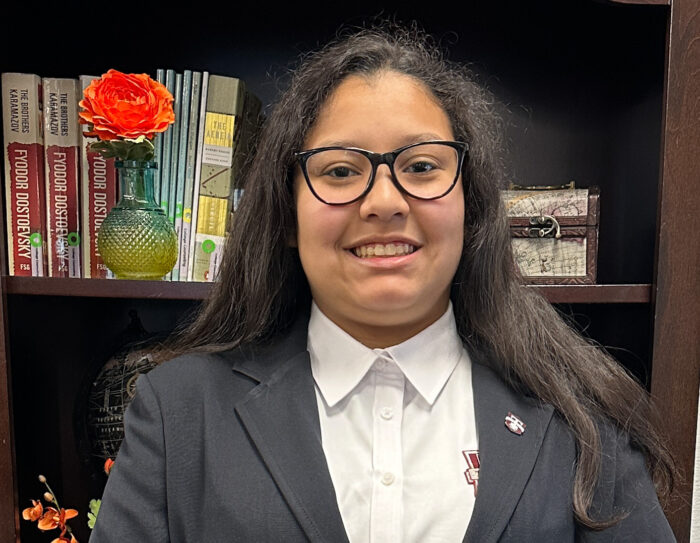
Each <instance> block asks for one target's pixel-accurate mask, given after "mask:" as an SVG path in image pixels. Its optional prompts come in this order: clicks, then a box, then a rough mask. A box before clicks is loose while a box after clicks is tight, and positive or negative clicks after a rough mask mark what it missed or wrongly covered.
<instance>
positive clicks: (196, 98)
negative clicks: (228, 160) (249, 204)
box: [178, 72, 202, 281]
mask: <svg viewBox="0 0 700 543" xmlns="http://www.w3.org/2000/svg"><path fill="white" fill-rule="evenodd" d="M201 86H202V73H201V72H193V73H192V92H191V96H190V111H189V115H190V118H189V130H188V134H187V165H186V171H185V191H184V200H183V208H182V229H181V231H180V240H179V242H180V252H179V253H178V259H179V260H180V262H179V265H180V280H181V281H186V280H187V273H188V269H189V255H190V235H191V233H192V198H193V196H194V172H195V165H196V161H197V134H198V130H199V103H200V100H201Z"/></svg>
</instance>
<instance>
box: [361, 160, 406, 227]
mask: <svg viewBox="0 0 700 543" xmlns="http://www.w3.org/2000/svg"><path fill="white" fill-rule="evenodd" d="M408 212H409V205H408V201H407V199H406V195H405V194H403V193H402V192H401V191H400V190H399V187H398V186H396V184H395V183H394V180H393V178H392V174H391V170H390V168H389V165H388V164H380V165H379V166H378V167H377V171H376V172H375V176H374V182H373V184H372V188H371V189H370V191H369V192H368V193H367V194H366V195H365V196H364V198H363V199H362V201H361V203H360V215H361V216H362V218H364V219H366V218H369V217H372V216H376V217H378V218H380V219H381V220H385V221H387V220H390V219H391V218H392V217H394V216H406V215H407V214H408Z"/></svg>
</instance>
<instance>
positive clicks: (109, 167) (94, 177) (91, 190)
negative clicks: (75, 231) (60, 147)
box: [80, 75, 118, 279]
mask: <svg viewBox="0 0 700 543" xmlns="http://www.w3.org/2000/svg"><path fill="white" fill-rule="evenodd" d="M93 79H95V77H93V76H86V75H81V76H80V86H81V88H82V89H83V91H84V90H85V89H86V88H87V87H88V86H89V85H90V82H91V81H92V80H93ZM81 126H82V127H83V132H87V131H88V126H87V125H81ZM93 139H95V138H93ZM90 141H91V140H90V138H87V137H83V138H82V140H81V142H80V158H81V170H80V219H81V222H80V231H81V237H82V239H81V242H80V244H81V246H82V253H83V262H82V264H83V277H86V278H95V279H113V278H114V274H113V273H112V271H111V270H110V269H109V268H107V266H106V265H105V263H104V261H103V260H102V257H101V256H100V252H99V250H98V249H97V235H98V233H99V230H100V226H101V225H102V221H104V219H105V217H106V216H107V213H109V211H110V210H111V209H112V208H113V207H114V206H115V204H116V203H117V192H118V189H117V171H116V168H115V166H114V159H113V158H104V157H103V156H102V155H101V154H100V153H96V152H94V151H90V150H89V145H90Z"/></svg>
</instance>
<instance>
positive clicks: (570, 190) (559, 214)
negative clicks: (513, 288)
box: [502, 183, 600, 285]
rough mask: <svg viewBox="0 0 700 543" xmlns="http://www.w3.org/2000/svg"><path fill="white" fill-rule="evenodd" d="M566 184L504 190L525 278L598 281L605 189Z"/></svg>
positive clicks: (581, 282)
mask: <svg viewBox="0 0 700 543" xmlns="http://www.w3.org/2000/svg"><path fill="white" fill-rule="evenodd" d="M565 187H566V188H563V187H557V188H542V189H540V188H535V187H527V188H519V187H511V188H510V189H509V190H504V191H502V197H503V200H504V203H505V207H506V212H507V214H508V221H509V223H510V232H511V240H512V246H513V254H514V256H515V261H516V263H517V265H518V267H519V268H520V272H521V273H522V275H523V279H524V280H525V282H526V283H531V284H539V285H585V284H593V283H595V282H596V260H597V255H598V213H599V195H600V191H599V189H598V188H597V187H590V188H583V189H577V188H574V185H573V183H570V184H569V185H566V186H565Z"/></svg>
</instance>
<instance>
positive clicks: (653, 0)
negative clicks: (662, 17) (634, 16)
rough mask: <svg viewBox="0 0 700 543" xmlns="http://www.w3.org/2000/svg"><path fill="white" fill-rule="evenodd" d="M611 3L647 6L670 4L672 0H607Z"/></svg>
mask: <svg viewBox="0 0 700 543" xmlns="http://www.w3.org/2000/svg"><path fill="white" fill-rule="evenodd" d="M606 1H607V2H608V3H609V4H637V5H645V6H670V5H671V0H606Z"/></svg>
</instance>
